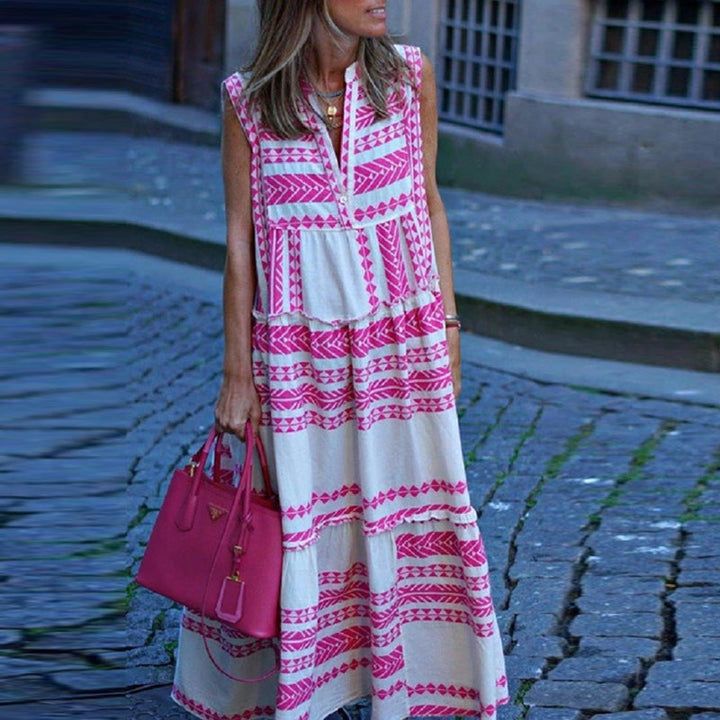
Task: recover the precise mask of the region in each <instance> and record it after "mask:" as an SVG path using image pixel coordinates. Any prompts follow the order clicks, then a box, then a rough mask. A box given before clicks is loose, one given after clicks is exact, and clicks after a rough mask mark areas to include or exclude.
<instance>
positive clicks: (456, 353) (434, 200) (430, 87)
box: [420, 55, 460, 398]
mask: <svg viewBox="0 0 720 720" xmlns="http://www.w3.org/2000/svg"><path fill="white" fill-rule="evenodd" d="M420 120H421V124H422V140H423V163H424V166H425V188H426V190H427V201H428V208H429V211H430V225H431V228H432V237H433V247H434V249H435V259H436V262H437V267H438V273H439V275H440V292H441V293H442V298H443V307H444V309H445V314H446V315H454V314H455V313H456V312H457V308H456V305H455V289H454V286H453V271H452V252H451V249H450V229H449V227H448V221H447V214H446V213H445V205H444V204H443V201H442V198H441V197H440V192H439V190H438V186H437V179H436V176H435V165H436V161H437V93H436V90H435V73H434V72H433V69H432V65H431V64H430V61H429V60H428V59H427V58H426V57H425V56H424V55H423V68H422V88H421V92H420ZM447 342H448V352H449V354H450V370H451V371H452V378H453V389H454V392H455V397H456V398H457V397H458V395H459V394H460V333H459V331H458V328H457V327H449V328H448V329H447Z"/></svg>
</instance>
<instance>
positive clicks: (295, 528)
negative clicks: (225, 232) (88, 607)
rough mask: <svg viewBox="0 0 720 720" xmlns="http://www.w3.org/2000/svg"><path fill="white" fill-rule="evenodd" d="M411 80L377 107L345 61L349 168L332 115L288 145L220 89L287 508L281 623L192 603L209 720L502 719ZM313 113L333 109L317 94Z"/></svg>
mask: <svg viewBox="0 0 720 720" xmlns="http://www.w3.org/2000/svg"><path fill="white" fill-rule="evenodd" d="M398 49H399V51H400V52H401V53H403V55H404V57H405V58H406V61H407V62H408V64H409V66H410V68H411V70H412V72H413V75H414V78H415V83H416V86H415V87H411V86H410V85H407V86H406V87H404V88H403V89H398V90H396V91H395V92H394V93H393V94H392V96H391V97H390V100H389V108H388V109H389V112H390V115H389V117H388V118H386V119H381V120H377V121H376V120H375V117H374V111H373V108H372V107H371V105H370V103H369V102H368V100H367V98H366V96H365V94H364V91H363V87H362V84H361V83H360V77H359V72H358V69H357V65H356V64H355V65H352V66H350V67H349V68H348V70H347V72H346V78H345V79H346V94H345V110H344V116H345V125H344V128H343V135H342V150H341V157H340V161H339V162H338V159H337V157H336V155H335V152H334V150H333V147H332V143H331V140H330V137H329V134H328V132H327V130H326V129H325V126H324V125H323V123H322V121H321V120H320V119H319V117H317V116H316V115H315V114H313V113H310V112H308V113H307V117H306V122H307V123H308V125H309V126H310V127H311V128H312V132H308V133H307V134H305V135H304V136H302V137H301V138H299V139H297V140H292V141H287V140H283V139H281V138H279V137H277V136H276V135H275V134H273V133H272V132H271V131H269V130H268V129H267V128H265V127H262V126H261V124H260V122H259V119H258V118H257V117H256V116H255V115H254V114H253V113H252V112H251V111H250V109H249V107H248V105H247V103H246V101H245V99H244V97H243V94H242V87H243V76H242V75H240V74H238V73H236V74H234V75H232V76H230V77H229V78H227V79H226V80H224V81H223V84H224V86H225V88H226V89H227V91H228V94H229V97H230V99H231V100H232V103H233V105H234V107H235V110H236V112H237V116H238V118H239V120H240V122H241V124H242V127H243V129H244V131H245V134H246V136H247V138H248V140H249V142H250V145H251V148H252V167H251V177H252V193H253V205H254V225H255V242H256V260H257V271H258V272H257V275H258V292H257V298H256V303H255V308H254V317H255V325H254V331H253V360H254V374H255V382H256V385H257V388H258V391H259V393H260V397H261V400H262V403H263V410H264V414H263V420H262V428H261V432H262V436H263V440H264V443H265V447H266V449H267V451H268V455H269V459H270V464H271V468H270V469H271V472H272V474H273V477H274V478H275V479H276V481H277V484H278V487H279V492H280V498H281V505H282V516H283V535H284V548H285V553H284V566H283V575H282V596H281V635H280V638H277V639H273V640H264V641H262V640H254V639H251V638H247V637H243V636H241V635H239V634H237V633H234V632H233V631H232V630H229V629H228V628H226V627H224V626H221V625H219V624H216V623H215V624H214V623H209V625H208V626H207V627H206V628H205V633H206V635H207V638H208V640H209V643H210V647H211V649H212V652H213V655H214V656H215V658H216V659H217V661H218V664H220V665H221V667H223V668H224V669H225V670H226V671H227V672H229V673H231V674H234V675H239V676H241V677H256V676H258V675H262V674H263V672H265V671H267V669H268V668H272V667H273V664H274V662H275V658H276V653H277V654H278V656H279V661H280V669H279V672H278V673H277V674H275V675H273V676H271V677H270V678H268V679H267V680H265V681H262V682H258V683H254V684H244V683H239V682H235V681H233V680H230V679H228V678H227V677H225V676H224V675H223V674H222V673H221V672H219V671H218V670H217V669H216V668H215V667H214V666H213V664H212V663H211V662H210V661H209V660H208V658H207V656H206V653H205V649H204V647H203V642H202V637H201V635H200V622H199V618H198V616H197V615H196V614H195V613H193V612H191V611H189V610H186V611H185V612H184V614H183V619H182V626H181V631H180V642H179V647H178V660H177V667H176V675H175V684H174V687H173V693H172V696H173V698H174V699H175V701H176V702H177V703H179V704H180V705H182V706H183V707H185V708H186V709H187V710H188V711H190V712H191V713H193V714H194V715H196V716H197V717H201V718H212V719H213V720H231V719H232V720H249V719H251V718H256V717H264V716H270V717H272V716H274V717H275V718H277V719H278V720H322V719H323V718H325V717H326V716H327V715H329V714H331V713H332V712H333V711H335V710H336V709H338V708H339V707H341V706H343V705H345V704H349V703H351V702H353V701H355V700H357V699H359V698H362V697H364V696H368V695H370V696H372V717H373V720H402V719H403V718H406V717H408V716H451V715H464V716H471V717H478V718H482V719H483V720H486V719H490V718H494V717H495V715H496V709H497V707H498V705H500V704H502V703H503V702H505V701H506V700H507V687H506V685H507V683H506V678H505V671H504V661H503V655H502V646H501V639H500V634H499V631H498V626H497V622H496V619H495V612H494V609H493V604H492V601H491V598H490V589H489V582H488V566H487V561H486V557H485V552H484V549H483V545H482V540H481V538H480V534H479V531H478V526H477V515H476V513H475V510H474V509H473V508H472V506H471V505H470V502H469V497H468V489H467V484H466V479H465V471H464V465H463V456H462V449H461V444H460V436H459V431H458V419H457V414H456V409H455V402H454V397H453V388H452V380H451V375H450V370H449V363H448V353H447V346H446V342H445V327H444V312H443V306H442V302H441V296H440V290H439V282H438V274H437V269H436V265H435V258H434V254H433V246H432V238H431V232H430V220H429V215H428V209H427V202H426V196H425V186H424V179H423V158H422V146H421V130H420V112H419V109H420V105H419V87H420V78H421V68H422V59H421V55H420V52H419V50H418V49H417V48H413V47H405V46H399V48H398ZM317 109H319V108H317Z"/></svg>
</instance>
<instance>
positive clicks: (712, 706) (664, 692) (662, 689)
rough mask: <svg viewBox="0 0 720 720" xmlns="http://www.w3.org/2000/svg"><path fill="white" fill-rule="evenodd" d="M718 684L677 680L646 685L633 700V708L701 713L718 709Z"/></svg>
mask: <svg viewBox="0 0 720 720" xmlns="http://www.w3.org/2000/svg"><path fill="white" fill-rule="evenodd" d="M719 698H720V687H719V686H718V683H714V682H713V683H709V682H693V681H688V680H685V679H684V678H677V679H676V680H674V681H673V682H663V683H662V684H660V683H648V684H646V685H645V687H644V688H643V689H642V690H641V691H640V693H639V694H638V696H637V697H636V698H635V707H637V708H647V707H664V708H665V709H666V710H668V711H678V712H685V711H688V712H689V711H693V710H694V711H702V710H714V711H716V710H717V709H718V706H719V705H720V699H719Z"/></svg>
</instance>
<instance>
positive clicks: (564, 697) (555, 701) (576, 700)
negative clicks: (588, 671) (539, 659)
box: [523, 680, 630, 712]
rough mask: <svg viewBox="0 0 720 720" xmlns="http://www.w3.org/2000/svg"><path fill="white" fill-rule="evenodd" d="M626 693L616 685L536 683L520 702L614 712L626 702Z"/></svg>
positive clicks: (620, 686)
mask: <svg viewBox="0 0 720 720" xmlns="http://www.w3.org/2000/svg"><path fill="white" fill-rule="evenodd" d="M629 696H630V694H629V691H628V689H627V688H626V687H625V686H624V685H620V684H619V683H596V682H571V681H564V680H563V681H561V680H539V681H538V682H536V683H535V684H534V685H533V686H532V687H531V688H530V690H529V691H528V693H527V695H525V697H524V698H523V702H524V703H525V704H526V705H529V706H531V707H533V706H535V705H539V706H541V707H560V708H574V709H577V710H584V711H586V712H617V711H618V710H622V709H623V708H624V707H625V705H626V704H627V702H628V699H629Z"/></svg>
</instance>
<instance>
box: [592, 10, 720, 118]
mask: <svg viewBox="0 0 720 720" xmlns="http://www.w3.org/2000/svg"><path fill="white" fill-rule="evenodd" d="M591 53H592V57H591V63H590V68H589V73H588V81H587V93H588V95H593V96H598V97H607V98H617V99H622V100H635V101H645V102H651V103H662V104H667V105H681V106H683V107H692V108H707V109H711V110H720V2H719V1H718V0H598V2H597V3H596V10H595V20H594V26H593V36H592V45H591Z"/></svg>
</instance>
